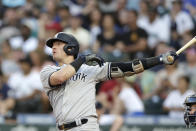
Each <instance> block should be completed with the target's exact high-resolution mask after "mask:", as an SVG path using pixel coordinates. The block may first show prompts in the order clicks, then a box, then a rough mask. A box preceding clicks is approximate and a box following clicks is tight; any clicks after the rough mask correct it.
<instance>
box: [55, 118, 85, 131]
mask: <svg viewBox="0 0 196 131" xmlns="http://www.w3.org/2000/svg"><path fill="white" fill-rule="evenodd" d="M87 122H88V119H85V118H84V119H81V125H82V124H85V123H87ZM77 126H79V125H77V123H76V121H73V122H70V123H66V124H63V125H59V126H58V128H59V130H69V129H71V128H74V127H77Z"/></svg>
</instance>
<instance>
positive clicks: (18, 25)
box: [0, 0, 196, 128]
mask: <svg viewBox="0 0 196 131" xmlns="http://www.w3.org/2000/svg"><path fill="white" fill-rule="evenodd" d="M0 12H1V13H0V115H3V116H5V117H8V118H9V117H13V118H14V117H15V115H16V114H18V113H51V111H52V109H51V107H50V105H49V102H48V97H47V95H46V94H45V93H44V92H43V89H42V85H41V81H40V79H39V78H40V77H39V72H40V70H41V68H42V67H43V66H44V65H46V64H56V63H55V62H54V61H53V60H52V57H51V56H52V51H51V49H50V48H47V47H46V46H45V41H46V40H47V39H48V38H50V37H53V36H54V35H55V34H56V33H57V32H60V31H63V32H66V33H70V34H72V35H74V36H75V37H76V38H77V39H78V41H79V43H80V54H89V53H96V54H99V55H100V56H102V57H103V58H104V59H105V61H110V62H116V61H130V60H133V59H136V58H144V57H145V58H146V57H153V56H157V55H160V54H162V53H165V52H166V51H169V50H178V49H179V48H180V47H182V46H183V45H184V44H185V43H186V42H188V41H189V40H191V39H192V38H193V37H194V36H195V35H196V1H195V0H44V1H41V0H14V1H12V0H1V1H0ZM195 80H196V47H195V46H192V47H191V48H189V49H187V50H186V51H185V52H183V53H182V54H180V56H179V59H178V61H177V62H176V63H175V64H174V65H172V66H162V65H160V66H157V67H155V68H152V69H150V70H147V71H145V72H143V73H141V74H138V75H135V76H131V77H126V78H120V79H112V80H109V81H105V82H101V83H98V84H97V87H96V88H97V104H96V107H97V113H98V114H100V115H101V116H103V117H100V123H104V122H105V123H107V122H110V121H112V119H114V121H115V120H117V121H118V122H117V123H118V124H120V123H122V119H121V117H119V116H124V115H125V116H131V115H136V116H137V115H146V114H154V115H159V114H162V115H163V114H164V115H169V116H171V117H181V116H182V115H183V112H182V111H183V101H184V99H185V97H186V96H187V95H190V94H193V93H194V92H195V91H196V81H195ZM113 117H114V118H113ZM114 128H115V127H114Z"/></svg>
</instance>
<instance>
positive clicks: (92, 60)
mask: <svg viewBox="0 0 196 131" xmlns="http://www.w3.org/2000/svg"><path fill="white" fill-rule="evenodd" d="M80 57H82V58H83V59H84V61H85V62H84V63H85V64H87V65H89V66H96V65H97V64H98V65H99V66H100V67H101V66H103V64H104V59H103V58H101V57H100V56H98V55H96V54H88V55H81V56H80Z"/></svg>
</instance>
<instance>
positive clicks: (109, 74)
mask: <svg viewBox="0 0 196 131" xmlns="http://www.w3.org/2000/svg"><path fill="white" fill-rule="evenodd" d="M108 79H109V80H111V79H112V77H111V63H108Z"/></svg>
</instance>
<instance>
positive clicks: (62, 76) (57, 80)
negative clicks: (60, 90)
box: [50, 58, 84, 85]
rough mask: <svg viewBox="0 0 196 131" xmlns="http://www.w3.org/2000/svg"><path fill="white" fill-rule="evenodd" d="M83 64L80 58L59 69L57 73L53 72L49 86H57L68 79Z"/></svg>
mask: <svg viewBox="0 0 196 131" xmlns="http://www.w3.org/2000/svg"><path fill="white" fill-rule="evenodd" d="M83 63H84V60H83V59H82V58H79V59H76V60H74V61H73V62H72V63H70V64H68V65H67V66H65V67H63V68H61V69H60V70H58V71H57V72H54V73H53V74H52V75H51V76H50V84H51V85H59V84H62V83H63V82H65V81H66V80H68V79H70V78H71V77H72V76H73V75H74V74H75V73H76V72H77V71H78V69H79V68H80V66H81V65H82V64H83Z"/></svg>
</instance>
